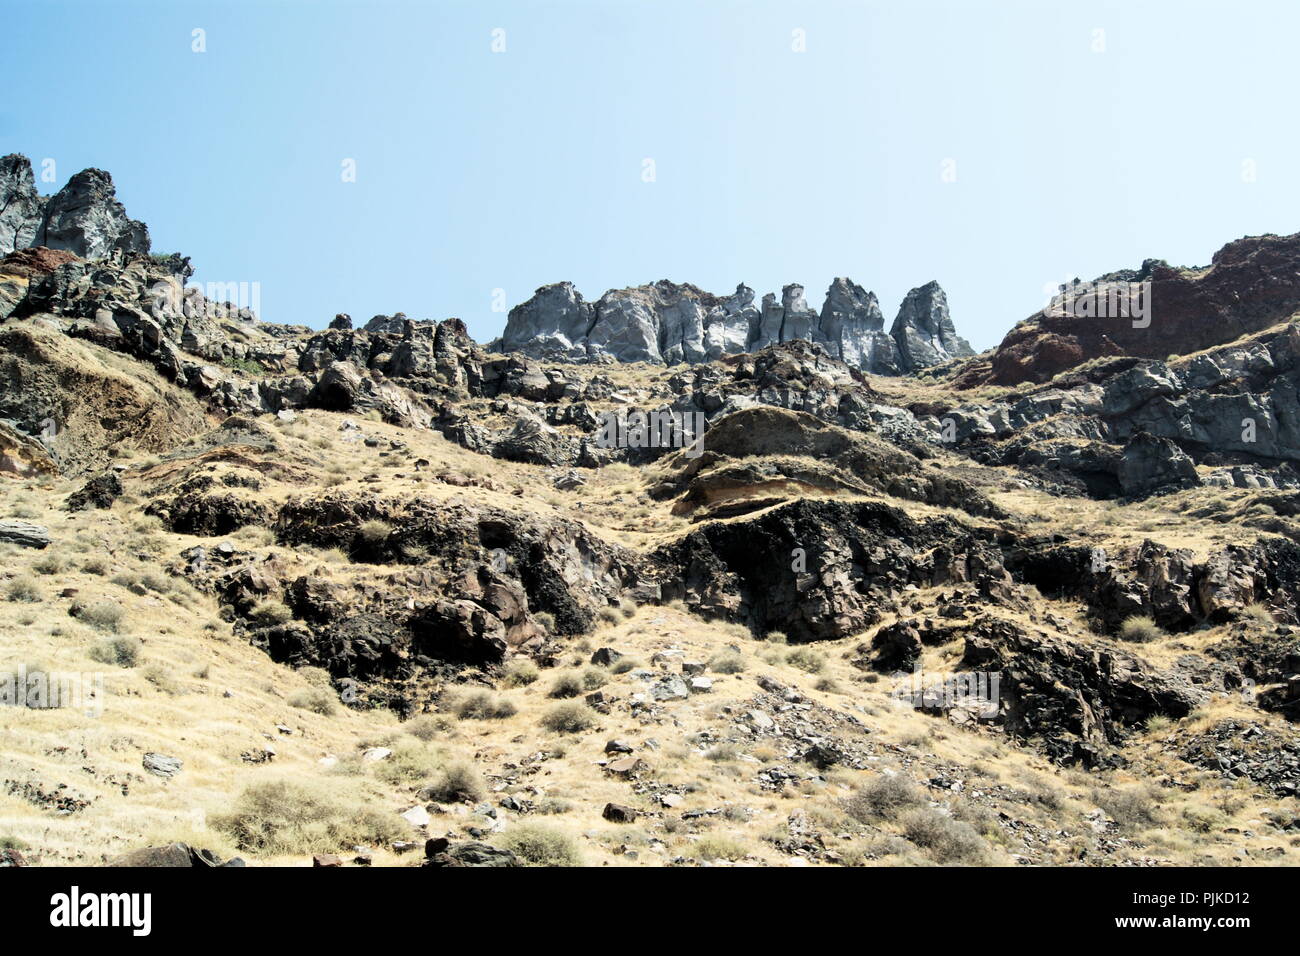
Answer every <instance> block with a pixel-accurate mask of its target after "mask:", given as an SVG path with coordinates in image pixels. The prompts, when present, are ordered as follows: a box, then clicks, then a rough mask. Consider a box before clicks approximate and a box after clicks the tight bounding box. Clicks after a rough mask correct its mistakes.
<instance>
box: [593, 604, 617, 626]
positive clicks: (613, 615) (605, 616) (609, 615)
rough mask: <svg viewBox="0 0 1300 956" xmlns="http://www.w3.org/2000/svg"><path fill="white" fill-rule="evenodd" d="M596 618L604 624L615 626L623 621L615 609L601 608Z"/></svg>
mask: <svg viewBox="0 0 1300 956" xmlns="http://www.w3.org/2000/svg"><path fill="white" fill-rule="evenodd" d="M596 616H597V617H599V618H600V619H601V620H602V621H604V622H605V623H606V624H617V623H618V622H619V621H621V620H622V619H623V618H622V615H620V614H619V613H618V608H616V607H602V608H601V609H600V611H599V612H597V615H596Z"/></svg>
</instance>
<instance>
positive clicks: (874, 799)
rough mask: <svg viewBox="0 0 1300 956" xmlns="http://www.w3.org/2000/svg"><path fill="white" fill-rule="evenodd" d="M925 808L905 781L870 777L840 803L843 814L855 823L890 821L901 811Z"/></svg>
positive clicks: (921, 796)
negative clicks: (842, 804)
mask: <svg viewBox="0 0 1300 956" xmlns="http://www.w3.org/2000/svg"><path fill="white" fill-rule="evenodd" d="M924 804H925V795H924V794H923V793H922V792H921V791H920V790H919V789H917V787H916V785H915V784H913V783H912V782H911V781H910V780H908V779H907V778H906V777H904V776H902V775H899V774H893V775H890V774H881V775H880V776H877V777H872V778H871V779H870V780H868V781H867V782H866V783H864V784H863V785H862V786H861V787H859V788H858V790H857V792H856V793H855V794H853V796H851V797H849V798H848V799H847V800H846V801H845V802H844V811H845V812H846V813H847V814H848V815H849V816H851V817H852V818H853V819H855V820H857V821H858V822H859V823H876V822H877V821H880V820H890V819H893V818H894V817H896V816H898V815H899V814H900V813H902V812H903V811H904V810H908V809H911V808H913V807H920V806H923V805H924Z"/></svg>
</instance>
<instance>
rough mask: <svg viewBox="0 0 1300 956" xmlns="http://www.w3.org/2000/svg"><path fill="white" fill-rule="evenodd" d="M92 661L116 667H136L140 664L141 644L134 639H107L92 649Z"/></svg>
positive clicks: (122, 637)
mask: <svg viewBox="0 0 1300 956" xmlns="http://www.w3.org/2000/svg"><path fill="white" fill-rule="evenodd" d="M90 659H91V660H93V661H98V662H99V663H100V664H112V665H114V666H116V667H135V665H136V664H138V663H140V642H139V641H137V640H136V639H135V638H134V637H127V636H126V635H119V636H117V637H106V638H104V639H103V640H102V641H100V642H99V643H98V644H96V645H95V646H94V647H92V648H91V649H90Z"/></svg>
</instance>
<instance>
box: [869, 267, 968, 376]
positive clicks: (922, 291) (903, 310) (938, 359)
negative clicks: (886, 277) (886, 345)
mask: <svg viewBox="0 0 1300 956" xmlns="http://www.w3.org/2000/svg"><path fill="white" fill-rule="evenodd" d="M889 334H890V335H891V336H892V337H893V339H894V342H895V343H896V344H897V345H898V354H899V359H900V363H901V365H902V366H903V367H904V368H906V369H908V370H909V371H915V370H916V369H921V368H929V367H930V366H931V365H939V364H941V363H943V362H946V361H948V360H949V359H952V358H965V357H969V356H971V355H974V354H975V350H974V349H972V348H971V347H970V343H969V342H967V341H966V340H965V339H963V338H961V337H960V336H959V335H958V334H957V329H956V328H955V327H954V326H953V324H952V316H951V315H949V313H948V297H947V296H946V295H945V294H944V291H943V289H941V288H939V283H937V282H927V283H926V284H925V285H923V286H921V287H920V288H918V289H913V290H912V291H911V292H909V293H907V297H906V298H905V299H903V304H902V305H901V306H900V307H899V309H898V316H897V317H896V318H895V319H894V324H893V326H892V327H891V328H890V330H889Z"/></svg>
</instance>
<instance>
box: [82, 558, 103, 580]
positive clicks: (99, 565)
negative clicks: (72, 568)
mask: <svg viewBox="0 0 1300 956" xmlns="http://www.w3.org/2000/svg"><path fill="white" fill-rule="evenodd" d="M81 570H82V571H84V572H86V573H87V574H94V575H97V576H99V577H101V578H102V577H103V576H104V575H106V574H108V561H107V560H106V559H105V558H99V557H94V558H87V559H86V560H85V561H83V562H81Z"/></svg>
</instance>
